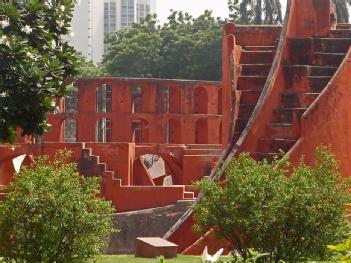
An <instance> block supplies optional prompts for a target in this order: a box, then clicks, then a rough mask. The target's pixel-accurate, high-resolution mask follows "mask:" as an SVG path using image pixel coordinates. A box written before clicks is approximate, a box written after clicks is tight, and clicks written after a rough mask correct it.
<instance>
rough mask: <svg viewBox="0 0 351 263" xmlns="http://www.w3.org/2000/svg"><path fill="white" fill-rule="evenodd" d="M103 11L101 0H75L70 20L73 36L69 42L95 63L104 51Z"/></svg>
mask: <svg viewBox="0 0 351 263" xmlns="http://www.w3.org/2000/svg"><path fill="white" fill-rule="evenodd" d="M103 11H104V7H103V0H76V6H75V10H74V14H73V20H72V32H73V36H71V37H70V40H69V42H70V43H71V44H72V45H73V46H74V47H75V48H76V50H77V51H80V52H82V53H83V55H85V56H86V57H87V59H88V60H92V61H93V62H95V63H97V62H100V60H101V57H102V55H103V53H104V46H103V42H104V32H103V27H104V16H103Z"/></svg>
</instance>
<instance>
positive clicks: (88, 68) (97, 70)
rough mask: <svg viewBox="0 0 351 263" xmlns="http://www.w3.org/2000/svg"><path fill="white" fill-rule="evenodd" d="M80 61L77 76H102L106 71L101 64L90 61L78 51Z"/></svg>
mask: <svg viewBox="0 0 351 263" xmlns="http://www.w3.org/2000/svg"><path fill="white" fill-rule="evenodd" d="M77 57H78V60H79V62H80V64H79V67H78V74H77V77H102V76H105V72H104V71H103V69H102V68H101V67H100V66H96V65H95V64H94V63H93V62H92V61H88V60H87V59H86V57H85V56H84V55H83V54H82V53H77Z"/></svg>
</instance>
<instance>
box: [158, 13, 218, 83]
mask: <svg viewBox="0 0 351 263" xmlns="http://www.w3.org/2000/svg"><path fill="white" fill-rule="evenodd" d="M222 26H223V21H221V20H219V19H215V18H214V17H213V16H212V13H211V12H210V11H205V13H204V14H203V15H201V16H199V17H197V18H193V17H192V16H190V15H188V14H187V13H185V14H184V13H183V12H177V11H173V12H172V14H171V15H170V16H169V17H168V23H166V24H165V25H164V26H163V27H162V28H161V38H162V49H161V57H162V61H161V63H160V64H161V68H160V76H161V77H162V78H185V79H204V80H219V79H220V78H221V59H222V57H221V51H222V48H221V45H222Z"/></svg>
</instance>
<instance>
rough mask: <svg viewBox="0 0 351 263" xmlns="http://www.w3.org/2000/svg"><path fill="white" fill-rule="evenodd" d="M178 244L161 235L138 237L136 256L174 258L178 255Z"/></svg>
mask: <svg viewBox="0 0 351 263" xmlns="http://www.w3.org/2000/svg"><path fill="white" fill-rule="evenodd" d="M177 251H178V245H176V244H173V243H171V242H169V241H167V240H165V239H162V238H159V237H144V238H142V237H138V238H137V239H136V242H135V256H136V257H143V258H156V257H159V256H164V257H165V258H174V257H176V256H177Z"/></svg>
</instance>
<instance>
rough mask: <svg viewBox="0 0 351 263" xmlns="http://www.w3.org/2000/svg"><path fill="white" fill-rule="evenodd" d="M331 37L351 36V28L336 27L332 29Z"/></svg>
mask: <svg viewBox="0 0 351 263" xmlns="http://www.w3.org/2000/svg"><path fill="white" fill-rule="evenodd" d="M330 37H336V38H339V37H341V38H349V37H350V38H351V29H336V30H330Z"/></svg>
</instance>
